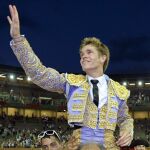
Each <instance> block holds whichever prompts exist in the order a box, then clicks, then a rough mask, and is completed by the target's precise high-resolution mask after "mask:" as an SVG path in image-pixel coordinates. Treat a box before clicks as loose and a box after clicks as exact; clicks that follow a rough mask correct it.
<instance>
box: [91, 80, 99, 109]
mask: <svg viewBox="0 0 150 150" xmlns="http://www.w3.org/2000/svg"><path fill="white" fill-rule="evenodd" d="M98 82H99V81H98V80H91V83H92V84H93V102H94V104H95V105H96V106H97V107H98V102H99V94H98V86H97V83H98Z"/></svg>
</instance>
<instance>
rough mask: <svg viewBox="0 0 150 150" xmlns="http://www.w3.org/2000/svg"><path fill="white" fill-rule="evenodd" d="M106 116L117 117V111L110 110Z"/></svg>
mask: <svg viewBox="0 0 150 150" xmlns="http://www.w3.org/2000/svg"><path fill="white" fill-rule="evenodd" d="M108 118H113V119H116V118H117V112H115V111H110V112H109V113H108Z"/></svg>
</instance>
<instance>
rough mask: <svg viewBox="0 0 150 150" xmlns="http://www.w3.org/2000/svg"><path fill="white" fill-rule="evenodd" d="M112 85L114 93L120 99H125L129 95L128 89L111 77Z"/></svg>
mask: <svg viewBox="0 0 150 150" xmlns="http://www.w3.org/2000/svg"><path fill="white" fill-rule="evenodd" d="M110 81H111V84H112V87H113V89H114V91H115V93H116V95H117V96H118V97H119V98H120V99H121V100H127V99H128V97H129V96H130V91H129V90H128V89H127V88H126V87H125V86H123V85H121V84H120V83H119V82H116V81H114V80H112V79H110Z"/></svg>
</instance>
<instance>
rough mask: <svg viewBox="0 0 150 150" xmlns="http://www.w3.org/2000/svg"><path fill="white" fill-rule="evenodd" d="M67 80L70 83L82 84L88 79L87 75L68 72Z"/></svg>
mask: <svg viewBox="0 0 150 150" xmlns="http://www.w3.org/2000/svg"><path fill="white" fill-rule="evenodd" d="M66 80H67V81H68V82H69V84H70V85H76V86H80V85H81V84H82V83H83V82H85V81H86V77H85V76H83V75H75V74H68V75H67V78H66Z"/></svg>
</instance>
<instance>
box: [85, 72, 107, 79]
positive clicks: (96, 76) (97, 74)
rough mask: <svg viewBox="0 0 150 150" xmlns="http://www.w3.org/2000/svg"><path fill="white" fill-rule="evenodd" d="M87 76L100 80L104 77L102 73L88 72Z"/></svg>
mask: <svg viewBox="0 0 150 150" xmlns="http://www.w3.org/2000/svg"><path fill="white" fill-rule="evenodd" d="M86 74H87V75H89V76H91V77H93V78H98V77H100V76H102V75H103V74H104V73H103V71H102V72H86Z"/></svg>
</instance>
